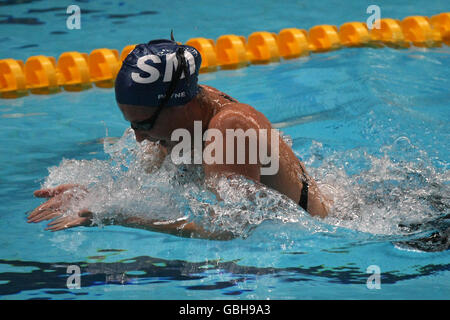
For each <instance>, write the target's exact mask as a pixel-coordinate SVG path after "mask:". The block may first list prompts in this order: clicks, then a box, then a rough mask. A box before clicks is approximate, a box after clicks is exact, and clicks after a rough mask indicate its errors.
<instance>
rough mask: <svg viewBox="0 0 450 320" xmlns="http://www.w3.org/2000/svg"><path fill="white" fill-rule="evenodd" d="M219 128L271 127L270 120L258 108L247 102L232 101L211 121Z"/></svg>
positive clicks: (212, 124) (214, 126) (213, 126)
mask: <svg viewBox="0 0 450 320" xmlns="http://www.w3.org/2000/svg"><path fill="white" fill-rule="evenodd" d="M209 128H217V129H243V130H247V129H250V128H253V129H263V128H264V129H271V128H272V125H271V123H270V121H269V120H268V119H267V118H266V116H264V114H262V113H261V112H259V111H258V110H256V109H255V108H253V107H252V106H250V105H248V104H245V103H240V102H236V103H230V104H228V105H226V106H225V107H224V108H222V109H221V110H220V111H219V112H218V113H217V114H215V115H214V117H213V118H212V119H211V121H210V123H209Z"/></svg>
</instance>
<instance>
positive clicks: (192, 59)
mask: <svg viewBox="0 0 450 320" xmlns="http://www.w3.org/2000/svg"><path fill="white" fill-rule="evenodd" d="M177 50H183V55H184V58H185V60H186V67H187V70H186V71H185V70H183V72H182V74H181V76H180V79H179V80H178V81H177V85H176V88H175V89H174V91H173V94H172V95H171V97H170V99H169V100H168V101H167V103H166V104H165V106H166V107H172V106H179V105H184V104H186V103H188V102H189V101H190V100H191V99H192V98H193V97H195V96H196V95H197V93H198V92H199V87H198V85H197V81H198V71H199V69H200V65H201V62H202V59H201V56H200V53H199V52H198V51H197V50H196V49H195V48H193V47H191V46H188V45H180V44H178V43H176V42H174V41H170V40H153V41H150V42H149V43H147V44H139V45H137V46H136V47H135V48H134V50H133V51H131V52H130V54H129V55H128V56H127V57H126V58H125V60H124V61H123V64H122V67H121V68H120V71H119V73H118V74H117V78H116V84H115V87H116V100H117V102H118V103H121V104H128V105H136V106H149V107H157V106H159V104H160V101H161V99H163V98H164V97H165V94H166V92H167V91H168V88H169V87H170V85H171V83H172V80H173V76H174V74H175V71H176V69H177V67H178V65H179V61H178V57H177V54H176V52H177ZM186 73H187V74H186Z"/></svg>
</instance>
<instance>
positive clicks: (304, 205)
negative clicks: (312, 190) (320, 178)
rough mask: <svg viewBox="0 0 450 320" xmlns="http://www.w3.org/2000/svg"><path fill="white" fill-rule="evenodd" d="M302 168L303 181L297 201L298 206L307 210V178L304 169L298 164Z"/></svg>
mask: <svg viewBox="0 0 450 320" xmlns="http://www.w3.org/2000/svg"><path fill="white" fill-rule="evenodd" d="M300 168H301V169H302V175H303V181H302V190H301V191H300V200H299V202H298V204H299V206H300V207H302V208H303V210H305V211H308V189H309V185H308V178H307V177H306V174H305V171H304V170H303V167H302V166H301V165H300Z"/></svg>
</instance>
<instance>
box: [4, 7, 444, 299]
mask: <svg viewBox="0 0 450 320" xmlns="http://www.w3.org/2000/svg"><path fill="white" fill-rule="evenodd" d="M172 3H173V4H171V5H170V6H167V4H166V2H165V1H152V2H151V4H148V5H145V6H143V4H142V2H141V1H139V2H138V1H136V2H128V1H127V2H126V3H125V1H123V2H122V1H95V2H93V3H91V2H80V3H78V5H80V7H81V9H82V11H83V10H84V9H85V10H86V11H85V12H84V13H82V29H81V30H73V31H71V30H67V29H66V28H65V19H66V14H65V8H66V7H67V5H69V4H71V3H70V2H67V3H66V2H64V1H58V2H56V1H55V2H41V1H35V2H34V1H31V2H30V3H27V4H20V5H7V6H5V5H4V3H3V2H0V21H5V20H7V21H9V23H5V22H3V23H2V24H0V39H1V40H2V43H3V44H4V45H3V46H2V47H0V58H1V59H3V58H8V57H12V58H16V59H24V60H25V59H26V58H27V57H29V56H32V55H36V54H45V55H51V56H55V57H57V56H59V54H60V53H62V52H64V51H71V50H78V51H82V52H90V51H91V50H93V49H95V48H99V47H110V48H117V49H119V50H120V49H121V48H122V47H123V46H125V45H127V44H131V43H138V42H144V41H147V40H149V39H152V38H160V37H168V35H169V32H170V29H174V33H175V36H176V38H177V40H179V41H183V42H185V41H186V40H188V39H189V38H192V37H197V36H204V37H209V38H213V39H215V38H217V37H218V36H220V35H222V34H228V33H235V34H242V35H246V36H247V35H249V34H250V33H251V32H253V31H259V30H267V31H273V32H278V31H279V30H281V29H283V28H286V27H300V28H309V27H311V26H313V25H316V24H321V23H326V24H336V25H340V24H342V23H344V22H347V21H352V20H356V21H363V20H365V19H366V18H367V14H366V13H365V10H366V8H367V6H368V5H369V4H371V3H369V2H367V3H365V2H364V1H352V2H345V8H344V7H343V6H344V4H343V3H342V2H341V1H331V0H328V1H322V2H320V5H319V3H318V2H317V1H292V2H289V3H288V4H283V5H280V3H279V2H272V1H249V2H246V3H245V4H241V3H239V4H238V3H237V2H236V3H228V4H223V3H222V2H218V4H217V5H214V6H213V5H211V4H210V1H195V2H192V3H191V2H189V4H186V1H173V2H172ZM378 5H379V6H380V7H381V10H382V11H381V13H382V16H385V17H392V18H400V19H401V18H403V17H405V16H408V15H428V16H430V15H433V14H437V13H440V12H446V11H450V7H449V6H448V3H447V2H445V1H433V2H429V1H415V4H414V5H411V4H410V1H396V2H395V4H393V3H391V2H388V1H380V2H379V3H378ZM220 6H224V7H220ZM153 11H154V12H153ZM149 12H152V13H149ZM124 14H128V15H129V17H122V16H120V15H124ZM8 16H12V17H14V18H15V20H14V19H12V18H8ZM19 18H27V19H19ZM8 19H9V20H8ZM11 21H15V22H20V23H14V24H12V23H11ZM41 22H42V24H40V23H41ZM21 47H22V48H21ZM449 74H450V47H446V46H444V47H442V48H433V49H419V48H414V47H413V48H410V49H407V50H394V49H390V48H381V49H373V48H358V49H342V50H339V51H333V52H329V53H321V54H314V55H311V56H310V57H306V58H300V59H295V60H282V61H281V62H279V63H273V64H270V65H252V66H249V67H247V68H244V69H239V70H228V71H218V72H215V73H208V74H202V75H201V76H200V83H203V84H208V85H211V86H213V87H217V88H219V89H220V90H223V91H224V92H227V93H228V94H230V95H231V96H233V97H235V98H237V99H238V100H240V101H242V102H245V103H248V104H250V105H252V106H254V107H255V108H256V109H258V110H259V111H261V112H263V113H264V114H265V115H266V116H267V117H268V118H269V120H271V121H272V122H273V123H274V124H275V126H276V127H277V128H279V129H280V130H281V131H283V132H284V134H286V135H289V136H290V137H291V139H292V143H293V149H294V151H295V152H296V153H297V155H298V156H299V157H300V158H301V159H303V160H304V161H305V162H306V164H307V166H308V168H309V170H310V172H311V174H312V175H313V176H314V177H315V178H316V179H317V180H318V182H319V184H321V185H322V186H323V187H324V188H327V190H329V192H330V193H331V194H333V196H334V197H335V199H336V200H337V201H336V202H337V204H336V207H335V209H334V212H333V214H332V215H331V216H330V217H329V218H327V219H325V220H318V219H313V218H311V217H309V216H308V215H306V214H304V213H303V212H302V211H301V210H300V209H295V208H294V209H293V207H292V203H290V202H287V201H285V202H283V201H281V200H280V201H281V202H279V203H278V204H280V205H279V206H277V208H278V212H275V213H274V212H269V211H270V210H268V209H267V207H265V206H264V205H262V206H261V205H260V206H258V205H255V206H254V207H251V208H250V213H251V212H252V210H254V212H255V213H256V212H257V213H258V214H260V215H261V217H262V218H261V219H260V220H258V221H256V222H255V225H256V228H254V229H253V230H251V231H248V230H242V231H241V237H239V238H237V239H235V240H231V241H210V240H201V239H186V238H179V237H175V236H171V235H167V234H161V233H155V232H150V231H144V230H137V229H131V228H124V227H119V226H108V227H104V228H98V227H93V228H87V227H81V228H76V229H69V230H64V231H61V232H56V233H51V232H48V231H44V227H45V224H44V223H40V224H27V223H26V219H25V217H26V213H27V212H29V211H30V210H32V209H33V208H35V207H36V206H38V205H39V204H40V203H41V200H40V199H36V198H34V197H33V196H32V193H33V191H34V190H35V189H37V188H39V187H40V186H41V185H42V184H44V183H47V184H51V183H55V182H57V181H59V180H61V181H64V180H70V179H73V177H72V176H73V175H75V176H76V178H78V179H80V180H83V179H84V180H89V179H90V178H92V177H91V176H90V175H93V174H94V173H96V174H98V175H103V176H102V177H103V178H105V179H106V178H111V177H112V175H111V173H110V172H111V171H114V169H115V167H114V164H112V163H111V162H110V156H111V148H114V146H113V147H111V145H109V144H108V143H106V144H105V146H106V151H107V152H105V149H104V148H105V146H104V143H103V141H104V138H105V137H106V136H108V137H109V138H120V137H122V136H123V135H124V132H125V130H126V129H127V123H126V122H125V121H124V119H123V117H122V115H121V113H120V111H119V109H118V108H117V107H116V105H115V99H114V91H113V90H111V89H99V88H92V89H90V90H87V91H83V92H80V93H70V92H64V91H62V92H60V93H58V94H54V95H39V96H38V95H29V96H27V97H23V98H20V99H14V100H4V99H2V100H0V201H1V203H2V205H1V206H0V215H1V219H0V230H1V232H0V299H400V298H405V299H448V298H449V297H450V281H449V275H450V270H449V269H450V257H449V254H448V252H449V251H448V250H445V249H446V248H448V243H449V242H448V236H449V220H448V214H449V208H450V199H449V197H450V193H449V168H448V165H449V150H450V131H449V129H448V128H449V126H448V123H449V120H450V119H449V118H450V111H449V105H448V103H449V101H450V92H449V89H448V88H450V79H449ZM107 140H108V139H107ZM110 140H113V141H116V139H110ZM124 140H126V137H124V138H122V139H121V140H119V142H116V146H117V143H122V142H123V141H124ZM127 147H129V148H132V146H131V147H130V146H127ZM108 152H109V153H108ZM63 159H74V160H77V161H65V162H63V163H62V160H63ZM81 160H87V161H84V162H81ZM97 160H98V161H97ZM49 168H51V169H50V170H51V173H52V174H51V175H50V177H48V176H49ZM69 168H70V170H69ZM105 168H106V169H105ZM99 169H102V170H103V169H105V171H104V172H103V171H102V172H100V171H99ZM71 170H72V171H71ZM96 170H97V171H96ZM69 171H70V172H69ZM94 171H95V172H94ZM99 172H100V173H99ZM71 174H72V176H71ZM164 174H165V175H163V178H165V177H167V175H169V174H171V172H170V170H169V171H168V172H164ZM115 178H116V179H118V180H117V181H119V182H121V183H123V182H129V180H127V179H129V177H127V176H126V175H124V174H122V175H120V174H119V176H118V177H117V176H115ZM84 180H83V181H84ZM186 186H187V187H189V188H191V187H192V189H189V190H193V188H194V187H195V185H191V184H189V183H188V184H187V185H186ZM161 187H162V188H166V189H168V190H169V192H179V193H182V191H183V190H184V189H182V188H183V186H182V187H181V189H180V187H178V189H176V188H174V189H170V188H171V186H170V185H164V184H163V182H161ZM104 191H105V192H106V193H109V195H108V196H106V195H105V193H102V192H101V191H98V196H99V197H98V198H97V203H96V204H93V205H97V206H99V207H100V206H103V207H102V208H108V204H111V203H114V201H117V199H116V198H114V196H113V195H111V194H114V192H117V193H120V190H117V189H114V187H113V186H112V187H110V189H106V190H104ZM271 197H272V198H271V199H275V200H277V201H278V200H279V198H277V195H276V194H271ZM135 200H136V199H135ZM163 200H164V199H163ZM158 201H159V203H158ZM192 203H193V202H191V204H192ZM144 204H145V202H144ZM147 204H148V206H149V207H150V208H156V207H157V206H158V205H163V206H164V205H166V203H165V202H164V201H162V200H160V199H158V198H151V197H150V200H149V202H148V203H147ZM225 209H229V210H231V209H235V208H232V207H226V208H225ZM191 210H192V211H195V209H194V208H193V205H192V207H191ZM248 213H249V212H247V214H248ZM280 217H281V218H280ZM283 217H285V219H283ZM228 223H229V225H228V226H229V227H230V228H233V227H235V226H234V225H233V223H232V222H231V221H228ZM424 238H429V239H430V240H429V241H428V242H427V241H425V240H423V239H424ZM432 239H434V241H432ZM69 265H78V266H80V268H81V270H82V272H83V274H82V277H81V289H78V290H75V289H73V290H71V289H68V288H67V287H66V279H67V276H68V274H67V273H66V269H67V266H69ZM371 265H376V266H378V267H379V268H380V271H381V289H379V290H376V289H375V290H369V289H368V288H367V286H366V281H367V279H368V277H369V276H370V275H371V274H370V273H367V268H368V267H369V266H371Z"/></svg>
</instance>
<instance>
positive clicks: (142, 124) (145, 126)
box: [130, 47, 189, 131]
mask: <svg viewBox="0 0 450 320" xmlns="http://www.w3.org/2000/svg"><path fill="white" fill-rule="evenodd" d="M176 57H177V61H178V66H177V68H176V70H175V75H174V76H173V77H172V82H171V83H170V85H169V88H168V89H167V92H166V95H165V97H164V99H163V100H162V101H161V103H160V105H159V106H158V109H156V111H155V113H154V114H153V115H152V116H151V117H150V118H148V119H145V120H142V121H138V122H130V124H131V128H132V129H133V130H143V131H149V130H151V129H152V128H153V126H154V125H155V122H156V119H157V118H158V116H159V114H160V112H161V110H162V109H163V108H164V107H165V106H166V104H167V102H168V101H169V99H170V97H171V96H172V94H173V92H174V91H175V89H176V87H177V84H178V82H179V80H180V78H181V74H182V72H183V71H184V74H185V77H186V80H187V81H189V78H188V71H189V70H188V68H187V63H186V58H185V57H184V48H183V47H179V48H178V49H177V51H176Z"/></svg>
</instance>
